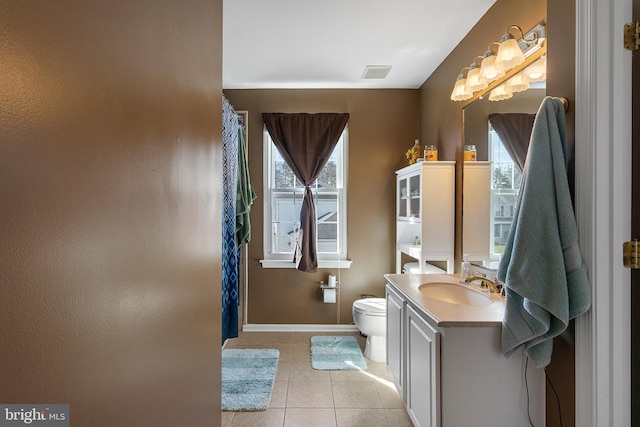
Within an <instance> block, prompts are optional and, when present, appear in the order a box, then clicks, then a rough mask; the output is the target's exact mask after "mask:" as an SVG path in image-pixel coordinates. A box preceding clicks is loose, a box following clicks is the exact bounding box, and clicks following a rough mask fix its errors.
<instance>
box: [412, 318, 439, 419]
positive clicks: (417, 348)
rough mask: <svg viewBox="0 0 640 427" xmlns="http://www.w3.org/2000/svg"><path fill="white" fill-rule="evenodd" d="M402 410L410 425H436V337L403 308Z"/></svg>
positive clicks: (437, 416)
mask: <svg viewBox="0 0 640 427" xmlns="http://www.w3.org/2000/svg"><path fill="white" fill-rule="evenodd" d="M406 313H407V346H406V348H407V357H406V373H407V381H406V389H407V390H406V407H407V412H408V413H409V416H410V417H411V420H412V421H413V423H414V425H416V426H418V427H426V426H429V427H436V426H439V425H440V409H439V408H440V357H439V353H440V333H438V332H437V331H436V330H435V329H433V328H432V327H431V326H430V325H429V324H428V323H427V322H426V321H425V320H424V319H423V318H422V316H420V314H418V313H417V312H416V311H415V310H413V309H412V308H411V307H410V306H407V307H406Z"/></svg>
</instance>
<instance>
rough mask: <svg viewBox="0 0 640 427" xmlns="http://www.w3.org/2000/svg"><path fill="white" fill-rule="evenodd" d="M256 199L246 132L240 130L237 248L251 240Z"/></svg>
mask: <svg viewBox="0 0 640 427" xmlns="http://www.w3.org/2000/svg"><path fill="white" fill-rule="evenodd" d="M255 199H256V193H255V191H253V188H252V187H251V180H250V179H249V163H248V159H247V150H246V147H245V141H244V130H243V129H242V128H241V127H239V128H238V187H237V197H236V247H237V248H239V247H240V245H242V244H243V243H249V241H250V240H251V220H250V219H249V213H250V212H251V204H252V203H253V201H254V200H255Z"/></svg>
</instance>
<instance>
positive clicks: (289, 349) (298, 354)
mask: <svg viewBox="0 0 640 427" xmlns="http://www.w3.org/2000/svg"><path fill="white" fill-rule="evenodd" d="M314 335H337V334H335V333H327V334H322V333H312V332H270V333H264V332H260V333H258V332H244V333H241V334H240V336H239V337H238V338H234V339H231V340H229V342H227V345H226V347H225V348H275V349H277V350H279V351H280V359H279V362H278V371H277V372H276V379H275V382H274V386H273V393H272V395H271V404H270V406H269V408H268V409H267V410H266V411H260V412H226V411H225V412H222V426H223V427H245V426H246V427H263V426H264V427H272V426H274V427H275V426H278V427H283V426H284V427H325V426H326V427H360V426H363V427H379V426H380V427H383V426H384V427H411V426H413V424H412V423H411V420H410V419H409V416H408V415H407V412H406V410H405V409H404V405H403V404H402V400H401V399H400V396H399V395H398V392H397V391H396V389H395V387H394V386H393V384H392V382H391V378H390V377H389V374H388V373H387V370H386V367H385V365H384V363H377V362H372V361H370V360H367V370H366V371H318V370H315V369H313V368H312V367H311V352H310V338H311V337H312V336H314ZM343 335H353V336H355V337H357V338H358V341H359V342H360V346H361V348H363V349H364V342H365V339H364V338H363V337H361V336H360V335H359V334H357V333H354V334H343Z"/></svg>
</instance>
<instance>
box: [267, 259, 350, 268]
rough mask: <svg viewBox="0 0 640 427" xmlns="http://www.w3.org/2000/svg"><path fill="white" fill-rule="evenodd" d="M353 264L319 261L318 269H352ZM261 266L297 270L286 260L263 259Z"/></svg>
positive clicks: (343, 260) (344, 260)
mask: <svg viewBox="0 0 640 427" xmlns="http://www.w3.org/2000/svg"><path fill="white" fill-rule="evenodd" d="M352 262H353V261H351V260H350V259H342V260H337V259H336V260H319V261H318V268H351V263H352ZM260 264H262V268H296V264H295V263H294V262H293V261H285V260H275V259H261V260H260Z"/></svg>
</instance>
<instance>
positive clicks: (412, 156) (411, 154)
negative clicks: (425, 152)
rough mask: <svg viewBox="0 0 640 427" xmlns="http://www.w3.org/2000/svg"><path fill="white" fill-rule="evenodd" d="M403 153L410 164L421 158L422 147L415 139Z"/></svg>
mask: <svg viewBox="0 0 640 427" xmlns="http://www.w3.org/2000/svg"><path fill="white" fill-rule="evenodd" d="M405 155H406V156H407V160H409V164H410V165H412V164H414V163H415V162H417V161H419V160H422V147H420V140H419V139H416V140H415V142H414V144H413V147H411V148H409V149H408V150H407V152H406V153H405Z"/></svg>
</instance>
